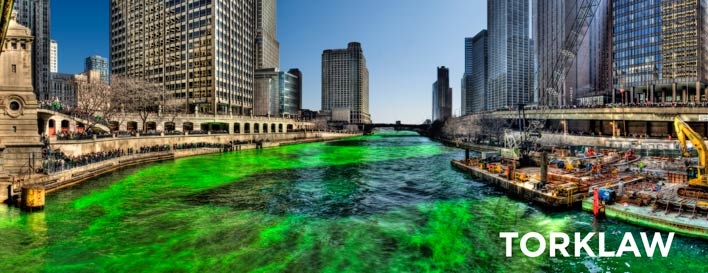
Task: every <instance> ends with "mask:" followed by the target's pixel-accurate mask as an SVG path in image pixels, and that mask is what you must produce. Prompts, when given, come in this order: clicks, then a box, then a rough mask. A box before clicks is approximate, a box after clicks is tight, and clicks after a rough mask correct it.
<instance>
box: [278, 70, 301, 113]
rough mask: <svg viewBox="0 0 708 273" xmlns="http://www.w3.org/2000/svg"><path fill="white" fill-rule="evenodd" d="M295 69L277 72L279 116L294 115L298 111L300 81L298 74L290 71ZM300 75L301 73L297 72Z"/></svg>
mask: <svg viewBox="0 0 708 273" xmlns="http://www.w3.org/2000/svg"><path fill="white" fill-rule="evenodd" d="M293 70H296V71H297V72H300V70H297V69H291V70H290V71H288V72H283V71H281V72H280V73H279V74H278V115H279V116H283V115H285V116H296V115H297V114H298V112H300V109H302V108H300V105H301V104H302V102H301V100H302V99H301V97H300V96H301V94H302V88H301V81H300V79H299V78H298V75H296V74H291V73H290V72H291V71H293ZM299 76H302V74H299Z"/></svg>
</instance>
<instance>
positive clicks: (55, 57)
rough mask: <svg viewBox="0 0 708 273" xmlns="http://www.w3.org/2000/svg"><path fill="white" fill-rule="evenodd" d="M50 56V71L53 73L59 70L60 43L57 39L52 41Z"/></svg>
mask: <svg viewBox="0 0 708 273" xmlns="http://www.w3.org/2000/svg"><path fill="white" fill-rule="evenodd" d="M49 57H50V62H49V63H50V66H49V72H51V73H57V72H59V44H57V41H55V40H52V42H51V49H50V53H49Z"/></svg>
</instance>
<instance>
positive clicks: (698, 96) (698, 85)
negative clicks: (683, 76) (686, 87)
mask: <svg viewBox="0 0 708 273" xmlns="http://www.w3.org/2000/svg"><path fill="white" fill-rule="evenodd" d="M693 101H695V102H696V103H700V102H701V82H700V81H696V98H695V99H694V100H693Z"/></svg>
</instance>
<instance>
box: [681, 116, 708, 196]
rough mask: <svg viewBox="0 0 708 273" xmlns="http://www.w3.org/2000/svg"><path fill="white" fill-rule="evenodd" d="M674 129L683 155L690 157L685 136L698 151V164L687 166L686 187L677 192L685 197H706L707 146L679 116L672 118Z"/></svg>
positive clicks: (707, 178)
mask: <svg viewBox="0 0 708 273" xmlns="http://www.w3.org/2000/svg"><path fill="white" fill-rule="evenodd" d="M674 129H676V135H677V136H678V141H679V144H681V151H682V152H683V156H684V157H690V156H691V153H690V152H689V151H688V146H687V144H686V138H688V140H689V141H691V143H692V144H693V147H694V148H695V149H696V151H698V166H689V167H688V170H687V171H688V172H687V174H688V187H683V188H680V189H679V190H678V194H679V195H682V196H687V197H694V198H702V199H708V176H706V161H708V154H707V153H706V152H708V148H706V143H705V142H704V141H703V137H702V136H701V135H699V134H698V133H696V131H694V130H693V129H691V127H690V126H688V124H686V122H684V121H683V120H682V119H681V118H680V117H675V118H674Z"/></svg>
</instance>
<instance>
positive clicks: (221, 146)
mask: <svg viewBox="0 0 708 273" xmlns="http://www.w3.org/2000/svg"><path fill="white" fill-rule="evenodd" d="M199 148H216V149H222V150H224V151H233V149H234V145H233V144H232V143H231V142H230V143H227V144H221V143H207V142H193V143H182V144H175V150H188V149H199Z"/></svg>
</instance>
